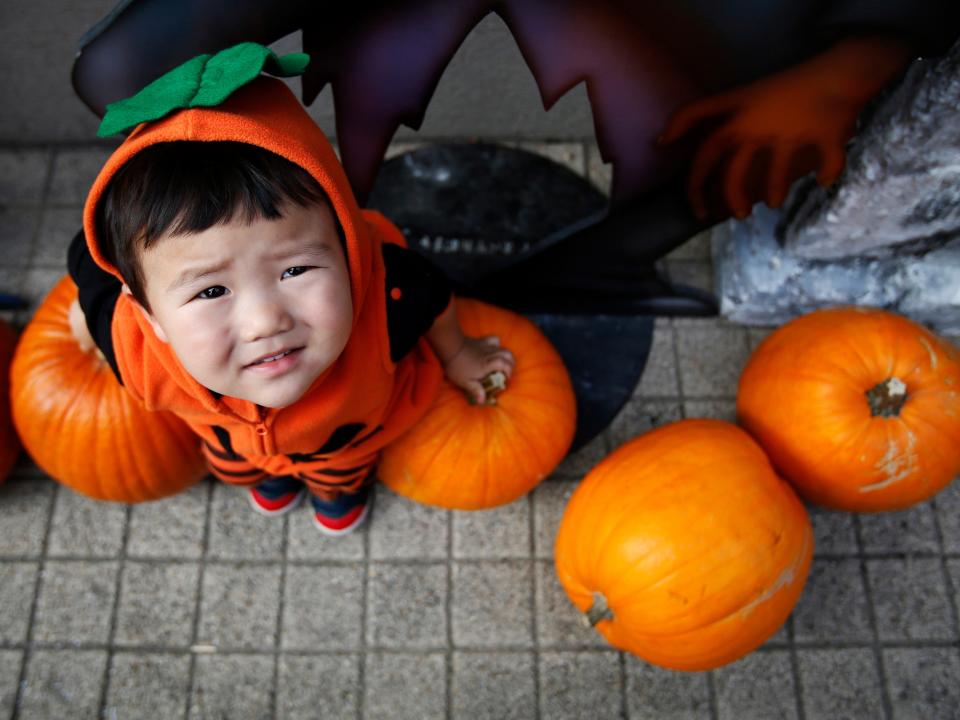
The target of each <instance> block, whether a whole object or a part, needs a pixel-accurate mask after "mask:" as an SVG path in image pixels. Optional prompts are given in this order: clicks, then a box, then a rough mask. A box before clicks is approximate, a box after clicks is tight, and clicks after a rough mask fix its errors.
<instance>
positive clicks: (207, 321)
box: [68, 75, 513, 535]
mask: <svg viewBox="0 0 960 720" xmlns="http://www.w3.org/2000/svg"><path fill="white" fill-rule="evenodd" d="M68 264H69V269H70V273H71V276H72V277H73V278H74V280H75V281H76V283H77V285H78V288H79V303H78V307H76V308H73V309H72V312H71V318H72V325H73V327H74V333H75V334H76V335H77V336H78V340H80V341H81V344H83V343H96V345H97V347H98V348H99V349H100V351H101V352H102V354H103V356H104V357H105V359H106V360H107V362H109V364H110V366H111V368H112V369H113V371H114V373H115V374H116V376H117V378H118V380H119V381H120V382H121V383H122V384H123V385H124V386H125V387H126V388H127V390H129V391H130V392H132V393H133V394H134V395H135V396H137V397H138V398H140V399H141V400H142V401H143V402H144V404H145V406H146V407H147V408H148V409H150V410H167V411H171V412H173V413H175V414H176V415H178V416H179V417H181V418H182V419H183V420H184V421H186V422H187V423H188V424H189V425H190V427H191V428H192V429H193V430H194V431H195V432H196V433H197V434H198V435H199V436H200V438H201V442H202V449H203V452H204V454H205V457H206V459H207V461H208V464H209V467H210V470H211V472H212V473H213V474H214V475H215V476H216V477H218V478H219V479H221V480H223V481H225V482H228V483H232V484H238V485H244V486H246V487H247V492H248V494H249V499H250V502H251V504H252V505H253V507H254V509H255V510H257V511H258V512H260V513H263V514H266V515H279V514H282V513H285V512H287V511H289V510H291V509H293V508H294V507H295V506H296V505H297V504H298V503H299V502H300V501H301V500H302V498H303V497H304V496H305V495H306V494H307V492H309V494H310V499H311V502H312V508H313V512H314V523H315V525H316V527H317V528H318V529H319V530H320V531H322V532H324V533H325V534H329V535H340V534H344V533H347V532H350V531H352V530H353V529H355V528H356V527H358V526H359V525H360V524H361V523H362V522H363V521H364V519H365V518H366V517H367V514H368V512H369V509H370V502H369V490H370V486H371V483H372V482H373V479H374V473H375V468H376V463H377V458H378V455H379V452H380V450H381V449H382V448H383V447H384V446H385V445H386V444H387V443H389V442H391V441H392V440H394V439H395V438H397V437H398V436H399V435H400V434H402V433H403V432H405V431H406V430H407V429H409V428H410V427H411V426H412V425H413V424H414V423H416V422H417V420H418V419H419V418H420V417H421V416H422V415H423V414H424V412H426V410H427V409H428V408H429V406H430V404H431V402H432V401H433V399H434V397H435V395H436V392H437V390H438V388H439V384H440V382H441V380H442V378H443V376H444V375H446V377H447V378H448V379H449V380H450V381H451V382H453V383H454V384H456V385H458V386H459V387H461V388H463V389H464V390H465V391H467V392H468V393H469V394H470V395H471V396H472V397H473V399H474V400H475V401H476V402H484V401H485V400H486V395H485V391H484V388H483V386H482V384H481V380H482V379H483V378H484V377H485V376H487V375H489V374H490V373H492V372H496V371H500V372H502V373H503V374H504V375H505V376H507V377H509V376H510V374H511V372H512V369H513V357H512V355H511V354H510V352H509V351H508V350H506V349H504V348H501V347H500V345H499V341H498V339H497V338H495V337H488V338H483V339H476V338H469V337H465V336H464V335H463V333H462V332H461V330H460V327H459V324H458V322H457V318H456V312H455V309H454V306H453V304H452V302H451V296H450V292H449V290H448V288H447V287H446V284H445V282H444V280H443V278H442V277H441V276H440V274H439V273H438V272H437V271H436V270H434V269H433V268H432V267H431V266H430V265H429V264H428V263H427V262H426V261H424V260H423V259H422V258H420V257H419V256H418V255H416V254H415V253H413V252H411V251H409V250H407V249H405V243H404V241H403V237H402V235H401V233H400V232H399V230H397V228H396V227H395V226H393V225H392V224H391V223H390V222H389V221H388V220H386V219H385V218H384V217H383V216H381V215H379V214H378V213H375V212H372V211H367V210H361V209H360V208H359V207H358V206H357V204H356V201H355V200H354V198H353V195H352V193H351V191H350V188H349V186H348V183H347V180H346V177H345V175H344V173H343V170H342V168H341V167H340V164H339V162H338V160H337V158H336V156H335V155H334V152H333V150H332V148H331V146H330V144H329V142H328V141H327V140H326V138H325V137H324V136H323V133H322V132H321V131H320V129H319V128H318V127H317V125H316V124H315V123H314V122H313V121H312V120H311V119H310V117H309V116H308V115H307V113H306V112H305V111H304V109H303V107H302V106H301V105H300V103H299V101H298V100H297V99H296V98H295V97H294V96H293V94H292V93H291V92H290V91H289V90H288V89H287V87H286V86H285V85H284V84H283V83H281V82H280V81H278V80H276V79H273V78H268V77H266V76H262V75H261V76H259V77H256V78H255V79H253V80H252V81H251V82H249V83H248V84H246V85H243V86H242V87H240V88H239V89H238V90H236V91H234V92H233V93H232V94H231V95H229V97H228V98H227V99H226V100H225V101H223V102H222V103H221V104H219V105H217V106H214V107H202V108H187V109H181V110H176V111H175V112H173V113H172V114H167V115H165V116H164V117H161V118H159V119H156V120H152V121H149V122H145V123H142V124H140V125H139V126H137V128H136V129H135V130H134V131H133V132H132V133H131V134H130V136H129V137H128V138H127V139H126V140H125V142H124V143H123V144H122V145H121V146H120V147H119V148H118V149H117V151H116V152H115V153H114V154H113V155H112V156H111V157H110V158H109V159H108V160H107V162H106V164H105V166H104V168H103V169H102V170H101V172H100V174H99V176H98V177H97V179H96V181H95V182H94V185H93V187H92V189H91V191H90V194H89V197H88V199H87V202H86V206H85V208H84V230H83V232H82V233H81V234H79V235H78V236H77V238H75V239H74V242H73V243H72V245H71V247H70V251H69V262H68ZM81 311H82V314H81Z"/></svg>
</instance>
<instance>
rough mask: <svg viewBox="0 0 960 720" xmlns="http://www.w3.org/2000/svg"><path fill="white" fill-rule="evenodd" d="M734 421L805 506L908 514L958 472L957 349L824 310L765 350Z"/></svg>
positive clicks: (916, 330)
mask: <svg viewBox="0 0 960 720" xmlns="http://www.w3.org/2000/svg"><path fill="white" fill-rule="evenodd" d="M737 415H738V418H739V420H740V423H741V424H742V425H743V426H744V427H745V428H746V429H747V430H749V431H750V432H751V433H752V434H753V436H754V437H755V438H757V440H758V441H759V442H760V444H761V445H762V446H763V447H764V449H765V450H766V451H767V454H768V455H769V456H770V459H771V461H772V462H773V464H774V465H775V466H776V467H777V469H778V470H779V471H780V472H781V473H782V474H783V475H784V477H786V478H787V479H788V480H790V481H791V482H792V483H793V485H794V486H795V487H796V488H797V490H798V491H799V492H800V494H801V495H803V496H804V497H805V498H807V499H809V500H810V501H812V502H814V503H817V504H818V505H824V506H826V507H830V508H836V509H839V510H850V511H879V510H897V509H901V508H906V507H909V506H911V505H914V504H915V503H918V502H920V501H922V500H925V499H926V498H929V497H930V496H931V495H933V494H934V493H936V492H938V491H939V490H941V489H942V488H944V487H945V486H946V485H947V484H949V483H950V481H951V480H952V479H953V478H954V477H956V476H957V474H958V473H960V352H958V351H957V349H956V348H955V347H953V346H951V345H950V344H949V343H947V342H946V341H944V340H941V339H939V338H937V337H936V336H935V335H934V334H932V333H931V332H929V331H928V330H926V329H924V328H923V327H921V326H919V325H917V324H916V323H913V322H911V321H910V320H907V319H906V318H903V317H900V316H898V315H894V314H892V313H889V312H884V311H882V310H873V309H867V308H835V309H831V310H820V311H817V312H814V313H810V314H809V315H805V316H803V317H801V318H798V319H796V320H793V321H791V322H789V323H787V324H786V325H784V326H783V327H781V328H780V329H778V330H777V331H775V332H774V333H772V334H771V335H770V336H768V337H767V338H766V339H765V340H764V341H763V342H762V343H761V344H760V346H759V347H758V348H757V350H756V351H755V352H754V353H753V356H752V357H751V358H750V361H749V363H748V364H747V367H746V369H745V370H744V372H743V375H742V376H741V378H740V388H739V392H738V396H737Z"/></svg>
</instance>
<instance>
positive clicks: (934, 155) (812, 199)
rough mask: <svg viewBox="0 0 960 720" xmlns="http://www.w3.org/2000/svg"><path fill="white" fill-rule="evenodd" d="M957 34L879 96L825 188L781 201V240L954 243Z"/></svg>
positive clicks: (810, 246) (878, 245)
mask: <svg viewBox="0 0 960 720" xmlns="http://www.w3.org/2000/svg"><path fill="white" fill-rule="evenodd" d="M958 105H960V42H957V43H956V44H954V46H953V48H952V49H951V50H950V51H949V52H948V53H947V54H946V55H944V56H943V57H942V58H939V59H933V60H917V61H915V62H914V63H913V65H911V66H910V68H909V69H908V71H907V72H906V73H905V75H904V77H903V79H902V80H901V81H900V82H899V83H898V84H897V85H896V87H895V88H894V89H893V90H892V91H890V92H889V93H888V94H886V95H885V96H883V97H881V98H879V99H878V100H877V101H876V102H875V103H874V105H873V109H872V111H868V112H867V113H866V114H865V119H864V122H863V125H862V128H861V130H860V131H859V133H858V135H857V137H856V138H855V139H854V141H853V142H852V143H851V144H850V147H849V148H848V152H847V166H846V169H845V170H844V172H843V174H842V175H841V177H840V178H839V180H838V182H837V183H835V184H834V185H833V186H832V187H830V188H826V189H824V188H821V187H811V186H812V184H810V185H807V186H806V190H807V191H806V192H800V193H797V194H796V195H795V196H794V198H793V200H792V204H789V205H788V210H787V214H788V218H789V222H788V223H786V224H785V226H784V228H783V242H784V245H785V246H786V247H787V248H788V249H789V250H790V251H791V252H792V253H793V254H795V255H797V256H800V257H805V258H819V259H826V258H842V257H851V256H872V257H890V256H892V255H897V254H903V253H912V254H919V253H925V252H928V251H929V250H931V249H934V248H940V247H942V246H943V245H945V244H948V245H960V114H958V113H957V111H956V108H957V107H958Z"/></svg>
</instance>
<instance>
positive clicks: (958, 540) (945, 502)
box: [933, 480, 960, 553]
mask: <svg viewBox="0 0 960 720" xmlns="http://www.w3.org/2000/svg"><path fill="white" fill-rule="evenodd" d="M933 505H934V507H936V511H937V520H938V521H939V523H940V532H941V533H942V534H943V549H944V550H946V551H947V552H950V553H960V482H958V481H957V480H954V481H953V482H952V483H950V484H949V485H948V486H947V487H946V488H944V489H943V490H941V491H940V492H939V493H938V494H937V496H936V497H935V498H934V499H933Z"/></svg>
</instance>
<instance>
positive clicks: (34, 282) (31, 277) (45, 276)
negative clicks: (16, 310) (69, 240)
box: [20, 267, 67, 316]
mask: <svg viewBox="0 0 960 720" xmlns="http://www.w3.org/2000/svg"><path fill="white" fill-rule="evenodd" d="M66 274H67V271H66V269H65V268H64V269H61V268H41V267H33V268H30V269H29V270H27V271H26V273H25V274H24V276H23V284H22V285H21V286H20V294H21V295H22V296H23V297H24V299H25V300H26V301H27V302H28V303H30V307H29V308H28V309H27V312H28V313H30V315H31V316H32V315H33V313H35V312H36V311H37V308H38V307H39V306H40V303H42V302H43V300H44V298H46V297H47V294H48V293H49V292H50V290H52V289H53V286H54V285H56V284H57V283H58V282H59V281H60V278H62V277H63V276H64V275H66Z"/></svg>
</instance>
